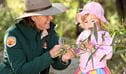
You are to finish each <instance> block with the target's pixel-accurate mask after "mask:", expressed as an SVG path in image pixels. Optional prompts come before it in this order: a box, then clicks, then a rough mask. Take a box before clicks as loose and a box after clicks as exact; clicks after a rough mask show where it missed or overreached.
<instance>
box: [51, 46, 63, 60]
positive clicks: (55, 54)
mask: <svg viewBox="0 0 126 74" xmlns="http://www.w3.org/2000/svg"><path fill="white" fill-rule="evenodd" d="M62 51H63V49H61V46H60V45H55V46H54V47H53V48H52V49H51V50H50V52H49V53H50V55H51V57H52V58H56V57H58V56H60V55H61V54H60V53H61V52H62Z"/></svg>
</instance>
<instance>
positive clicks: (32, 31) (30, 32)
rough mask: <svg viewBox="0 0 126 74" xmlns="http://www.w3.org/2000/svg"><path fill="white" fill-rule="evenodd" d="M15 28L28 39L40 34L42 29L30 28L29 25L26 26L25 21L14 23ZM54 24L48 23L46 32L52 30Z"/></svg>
mask: <svg viewBox="0 0 126 74" xmlns="http://www.w3.org/2000/svg"><path fill="white" fill-rule="evenodd" d="M16 26H17V28H18V29H19V30H20V31H21V32H22V33H23V34H24V36H25V37H27V38H28V39H34V38H35V37H36V36H37V35H38V34H39V35H40V36H41V34H42V31H38V30H37V29H36V28H32V27H29V26H26V23H24V22H23V21H19V22H18V23H17V24H16ZM54 27H55V24H54V23H52V22H51V23H50V29H48V30H47V32H51V31H53V30H54Z"/></svg>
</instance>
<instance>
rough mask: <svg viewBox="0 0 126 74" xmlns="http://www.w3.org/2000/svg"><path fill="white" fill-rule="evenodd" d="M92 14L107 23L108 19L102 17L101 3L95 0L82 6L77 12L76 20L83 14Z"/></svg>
mask: <svg viewBox="0 0 126 74" xmlns="http://www.w3.org/2000/svg"><path fill="white" fill-rule="evenodd" d="M88 13H90V14H93V15H95V16H97V17H98V18H99V19H100V20H102V21H103V22H104V23H106V24H108V21H107V20H106V18H105V17H104V9H103V7H102V5H101V4H99V3H97V2H89V3H87V4H86V5H85V6H84V7H83V10H82V11H81V12H80V13H78V14H77V21H80V20H81V18H80V17H81V16H83V15H85V14H88Z"/></svg>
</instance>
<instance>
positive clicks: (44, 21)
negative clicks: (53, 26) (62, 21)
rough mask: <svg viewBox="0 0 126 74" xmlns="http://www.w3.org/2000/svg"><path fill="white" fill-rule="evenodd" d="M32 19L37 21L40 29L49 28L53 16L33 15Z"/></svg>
mask: <svg viewBox="0 0 126 74" xmlns="http://www.w3.org/2000/svg"><path fill="white" fill-rule="evenodd" d="M31 19H32V20H33V21H34V22H35V24H36V27H37V28H38V29H39V30H44V29H49V28H50V21H51V20H52V16H32V17H31Z"/></svg>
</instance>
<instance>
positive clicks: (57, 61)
mask: <svg viewBox="0 0 126 74" xmlns="http://www.w3.org/2000/svg"><path fill="white" fill-rule="evenodd" d="M58 41H59V37H58V36H57V33H56V32H55V30H52V31H51V38H50V40H49V44H48V45H49V46H50V47H49V48H48V50H51V48H53V46H55V45H56V44H59V43H58ZM53 60H54V63H53V64H52V67H53V68H54V69H57V70H62V69H65V68H67V67H68V66H69V64H70V61H69V62H68V63H66V64H65V63H63V62H62V60H61V58H59V57H57V58H54V59H53Z"/></svg>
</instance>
